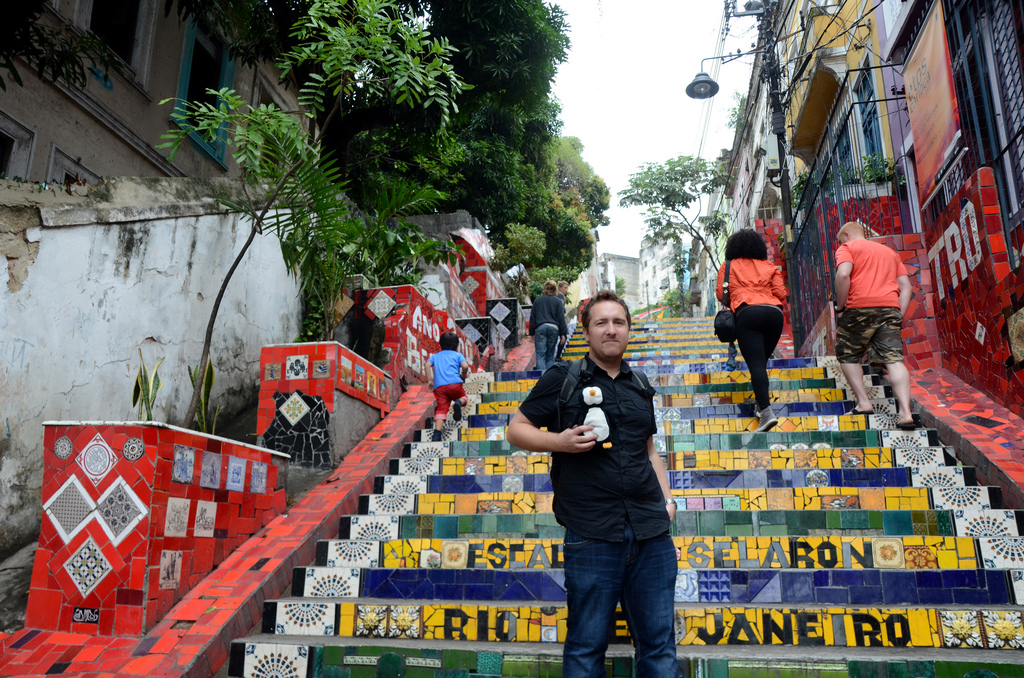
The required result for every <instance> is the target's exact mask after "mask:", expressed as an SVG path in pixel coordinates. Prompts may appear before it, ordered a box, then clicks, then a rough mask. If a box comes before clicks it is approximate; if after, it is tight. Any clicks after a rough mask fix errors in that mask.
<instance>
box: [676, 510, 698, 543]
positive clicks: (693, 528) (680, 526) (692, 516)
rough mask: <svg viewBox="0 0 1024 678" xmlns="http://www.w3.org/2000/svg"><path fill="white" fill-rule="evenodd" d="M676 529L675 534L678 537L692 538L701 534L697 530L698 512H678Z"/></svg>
mask: <svg viewBox="0 0 1024 678" xmlns="http://www.w3.org/2000/svg"><path fill="white" fill-rule="evenodd" d="M674 528H675V529H674V532H673V533H674V534H675V536H677V537H690V536H694V535H697V534H699V533H698V530H697V512H696V511H677V512H676V519H675V523H674Z"/></svg>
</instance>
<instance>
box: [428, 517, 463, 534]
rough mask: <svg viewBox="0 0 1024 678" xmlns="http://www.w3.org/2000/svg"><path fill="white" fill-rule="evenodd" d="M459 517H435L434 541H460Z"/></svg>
mask: <svg viewBox="0 0 1024 678" xmlns="http://www.w3.org/2000/svg"><path fill="white" fill-rule="evenodd" d="M458 538H459V516H434V539H458Z"/></svg>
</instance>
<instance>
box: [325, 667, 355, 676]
mask: <svg viewBox="0 0 1024 678" xmlns="http://www.w3.org/2000/svg"><path fill="white" fill-rule="evenodd" d="M321 675H322V676H323V678H352V671H351V669H349V668H348V667H347V666H333V665H327V666H324V670H323V672H322V673H321Z"/></svg>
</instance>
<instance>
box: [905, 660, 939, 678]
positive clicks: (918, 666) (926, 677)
mask: <svg viewBox="0 0 1024 678" xmlns="http://www.w3.org/2000/svg"><path fill="white" fill-rule="evenodd" d="M907 673H908V674H909V675H910V678H935V664H934V662H930V661H924V662H914V661H911V662H907Z"/></svg>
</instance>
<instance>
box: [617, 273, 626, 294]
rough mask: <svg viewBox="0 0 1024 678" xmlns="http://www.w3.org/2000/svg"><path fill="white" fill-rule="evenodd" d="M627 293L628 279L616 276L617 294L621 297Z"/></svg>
mask: <svg viewBox="0 0 1024 678" xmlns="http://www.w3.org/2000/svg"><path fill="white" fill-rule="evenodd" d="M625 293H626V279H625V278H623V277H621V276H618V275H617V276H615V294H617V295H619V296H620V297H621V296H622V295H623V294H625Z"/></svg>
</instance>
